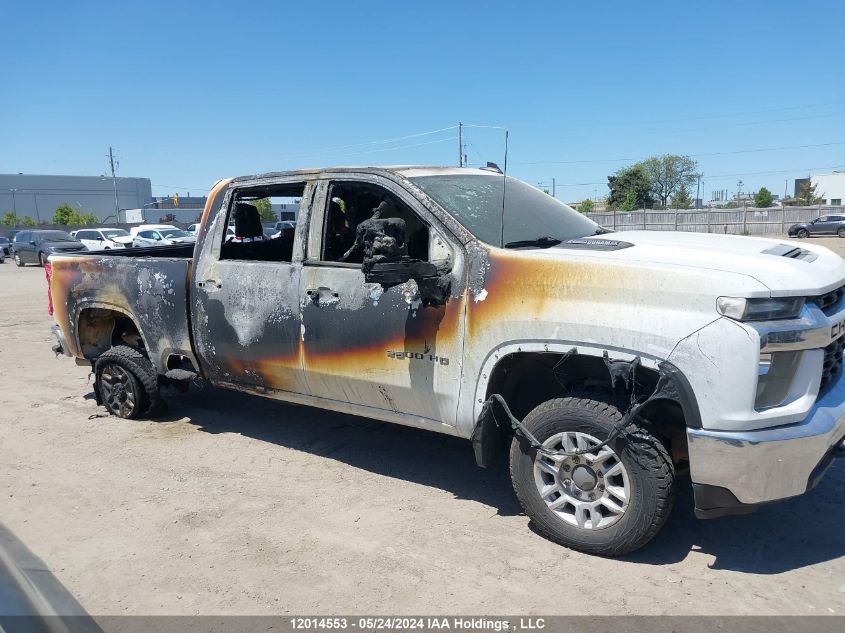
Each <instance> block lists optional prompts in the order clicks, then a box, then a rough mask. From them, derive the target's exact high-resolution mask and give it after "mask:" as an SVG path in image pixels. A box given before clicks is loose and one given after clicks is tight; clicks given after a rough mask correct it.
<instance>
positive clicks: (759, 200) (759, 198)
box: [754, 187, 775, 209]
mask: <svg viewBox="0 0 845 633" xmlns="http://www.w3.org/2000/svg"><path fill="white" fill-rule="evenodd" d="M774 201H775V197H774V196H773V195H772V192H771V191H769V190H768V189H766V188H765V187H760V190H759V191H758V192H757V193H755V194H754V206H755V207H757V208H758V209H767V208H769V207H770V206H772V204H773V203H774Z"/></svg>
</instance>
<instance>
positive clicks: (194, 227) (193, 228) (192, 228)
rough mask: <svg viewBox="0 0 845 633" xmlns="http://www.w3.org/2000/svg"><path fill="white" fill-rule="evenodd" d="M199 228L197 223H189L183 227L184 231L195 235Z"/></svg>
mask: <svg viewBox="0 0 845 633" xmlns="http://www.w3.org/2000/svg"><path fill="white" fill-rule="evenodd" d="M199 228H200V225H199V224H191V225H190V226H189V227H188V228H187V229H185V233H190V234H191V235H196V234H197V230H198V229H199Z"/></svg>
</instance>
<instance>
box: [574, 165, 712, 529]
mask: <svg viewBox="0 0 845 633" xmlns="http://www.w3.org/2000/svg"><path fill="white" fill-rule="evenodd" d="M700 193H701V174H698V184H697V185H696V186H695V208H696V209H698V200H699V198H698V196H699V194H700ZM590 516H592V515H590Z"/></svg>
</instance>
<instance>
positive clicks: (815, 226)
mask: <svg viewBox="0 0 845 633" xmlns="http://www.w3.org/2000/svg"><path fill="white" fill-rule="evenodd" d="M811 235H838V236H839V237H845V215H823V216H821V217H820V218H816V219H815V220H812V221H811V222H800V223H798V224H793V225H792V226H790V227H789V237H800V238H805V237H810V236H811Z"/></svg>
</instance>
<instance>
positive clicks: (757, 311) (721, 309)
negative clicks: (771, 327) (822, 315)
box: [716, 297, 804, 321]
mask: <svg viewBox="0 0 845 633" xmlns="http://www.w3.org/2000/svg"><path fill="white" fill-rule="evenodd" d="M803 307H804V298H803V297H782V298H774V299H740V298H736V297H719V298H718V299H716V311H717V312H718V313H719V314H721V315H724V316H726V317H729V318H731V319H736V320H737V321H768V320H769V319H794V318H795V317H797V316H798V315H799V314H800V313H801V308H803Z"/></svg>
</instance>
